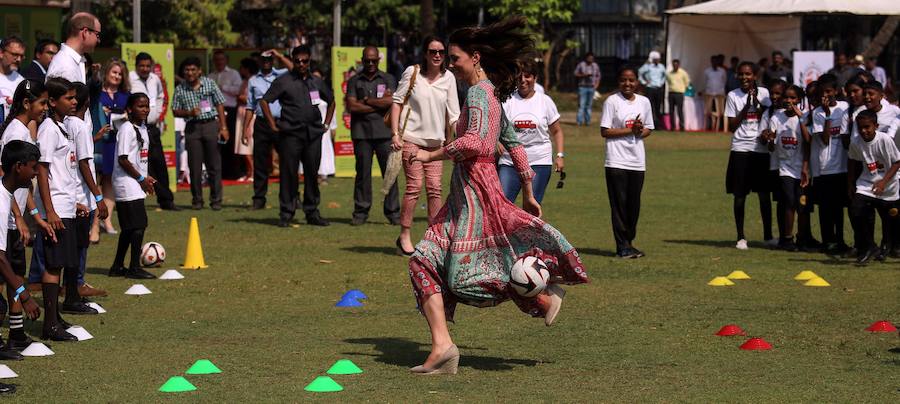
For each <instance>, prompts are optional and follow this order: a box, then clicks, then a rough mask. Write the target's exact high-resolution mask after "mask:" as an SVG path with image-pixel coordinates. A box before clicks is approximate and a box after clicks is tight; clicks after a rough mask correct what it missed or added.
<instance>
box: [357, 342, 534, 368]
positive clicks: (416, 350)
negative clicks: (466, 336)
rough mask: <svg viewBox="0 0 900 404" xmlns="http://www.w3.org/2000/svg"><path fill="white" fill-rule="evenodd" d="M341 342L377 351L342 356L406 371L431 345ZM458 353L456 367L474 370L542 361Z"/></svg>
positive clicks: (511, 366) (462, 350)
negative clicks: (359, 357) (367, 358)
mask: <svg viewBox="0 0 900 404" xmlns="http://www.w3.org/2000/svg"><path fill="white" fill-rule="evenodd" d="M344 342H347V343H350V344H358V345H373V346H374V347H375V350H376V351H379V353H376V354H367V353H360V352H344V354H345V355H368V356H373V357H374V358H375V361H376V362H380V363H384V364H388V365H394V366H400V367H407V368H409V367H413V366H416V365H421V364H422V362H423V361H424V360H425V358H426V357H427V356H428V349H429V347H430V345H426V344H420V343H418V342H415V341H410V340H408V339H406V338H392V337H382V338H350V339H345V340H344ZM459 350H460V352H461V354H460V358H459V366H461V367H468V368H472V369H476V370H488V371H499V370H511V369H513V368H514V367H515V366H535V365H537V364H538V363H541V361H536V360H532V359H515V358H500V357H496V356H476V355H468V354H467V351H473V350H484V348H472V347H466V346H461V347H459ZM543 363H551V362H543Z"/></svg>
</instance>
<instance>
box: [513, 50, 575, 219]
mask: <svg viewBox="0 0 900 404" xmlns="http://www.w3.org/2000/svg"><path fill="white" fill-rule="evenodd" d="M537 71H538V66H537V63H535V62H534V60H531V59H529V60H526V61H524V62H522V66H521V73H520V74H519V86H518V89H517V91H516V93H515V94H513V96H512V97H510V99H508V100H506V102H504V103H503V113H505V114H506V119H507V120H508V121H509V122H511V123H512V126H513V130H514V131H515V133H516V136H517V137H518V138H519V142H521V143H522V145H523V146H525V153H526V154H528V164H530V165H531V169H532V170H534V179H533V180H532V186H531V188H532V189H533V190H534V199H536V200H537V202H538V203H541V201H542V200H543V199H544V191H545V190H546V189H547V184H548V183H549V182H550V172H551V170H552V169H553V166H554V164H555V165H556V172H558V173H562V172H563V169H564V168H565V160H563V158H564V157H565V153H563V131H562V126H561V125H560V124H559V111H557V109H556V104H554V103H553V100H551V99H550V97H548V96H547V95H546V94H544V93H543V92H538V91H537V88H536V87H535V85H536V83H535V81H536V79H537ZM551 135H552V138H553V140H552V141H551V140H550V139H551ZM554 143H556V157H555V158H554V157H553V144H554ZM497 171H498V173H499V174H500V184H501V185H502V186H503V194H504V195H506V199H509V201H510V202H515V201H516V198H517V197H518V196H519V190H520V189H521V188H522V183H521V181H519V176H518V173H516V168H515V167H514V166H513V161H512V158H511V157H510V156H509V153H503V155H502V156H500V163H499V167H498V168H497ZM560 178H562V174H560Z"/></svg>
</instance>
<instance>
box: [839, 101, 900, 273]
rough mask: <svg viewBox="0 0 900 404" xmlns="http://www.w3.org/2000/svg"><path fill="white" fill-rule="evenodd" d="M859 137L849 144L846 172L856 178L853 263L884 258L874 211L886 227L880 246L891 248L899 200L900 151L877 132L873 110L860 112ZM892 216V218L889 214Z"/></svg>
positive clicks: (853, 212) (857, 119)
mask: <svg viewBox="0 0 900 404" xmlns="http://www.w3.org/2000/svg"><path fill="white" fill-rule="evenodd" d="M856 127H857V128H858V133H859V136H857V137H854V138H853V139H852V140H851V141H850V150H849V152H848V155H849V157H850V164H849V172H850V174H849V175H850V178H852V179H855V186H851V187H850V192H853V199H852V202H851V203H850V218H851V220H853V223H854V225H853V229H854V232H855V234H854V238H855V244H856V245H855V247H856V251H857V258H856V262H857V264H860V265H865V264H867V263H868V262H869V261H870V260H871V259H873V258H875V259H880V260H883V259H884V250H883V249H882V248H878V246H877V244H875V236H874V233H875V211H877V212H878V215H879V216H880V217H881V222H882V225H883V226H884V227H885V236H884V238H886V240H885V239H882V243H883V244H885V246H886V247H887V248H888V249H890V248H893V244H894V243H895V241H894V240H892V239H891V237H892V234H891V233H890V232H889V231H888V229H890V226H891V225H892V224H894V223H895V222H896V221H897V220H898V219H900V218H898V215H897V214H896V212H897V209H898V199H900V179H898V177H897V170H898V169H900V150H898V149H897V145H896V144H894V140H893V139H891V138H890V136H888V135H887V134H885V133H883V132H879V131H878V127H879V124H878V115H877V114H876V113H875V112H874V111H872V110H865V111H861V112H860V113H859V114H858V115H857V116H856ZM892 212H893V213H894V214H893V215H891V213H892Z"/></svg>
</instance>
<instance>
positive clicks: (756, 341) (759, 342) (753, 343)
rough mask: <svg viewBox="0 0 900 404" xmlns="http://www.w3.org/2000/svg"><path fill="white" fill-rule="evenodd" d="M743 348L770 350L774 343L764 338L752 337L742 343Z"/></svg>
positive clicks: (746, 349)
mask: <svg viewBox="0 0 900 404" xmlns="http://www.w3.org/2000/svg"><path fill="white" fill-rule="evenodd" d="M741 349H743V350H745V351H768V350H770V349H772V344H770V343H768V342H766V340H764V339H762V338H756V337H755V338H750V339H748V340H747V342H745V343H744V344H743V345H741Z"/></svg>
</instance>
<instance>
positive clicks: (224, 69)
mask: <svg viewBox="0 0 900 404" xmlns="http://www.w3.org/2000/svg"><path fill="white" fill-rule="evenodd" d="M207 77H209V79H210V80H212V81H215V82H216V84H217V85H218V86H219V90H220V91H222V96H224V97H225V124H226V125H227V126H228V132H229V133H236V132H235V125H236V123H237V105H238V102H237V99H238V97H239V96H240V95H241V84H243V80H242V79H241V74H240V73H238V72H237V70H234V69H232V68H231V67H228V55H226V54H225V52H224V51H222V50H217V51H215V52H214V53H213V69H212V71H211V72H210V73H209V74H208V75H207ZM238 141H240V140H238ZM232 142H234V140H233V139H230V140H228V142H227V144H228V145H230V146H225V147H220V148H219V151H220V153H221V154H222V176H223V177H224V178H233V177H236V176H237V175H240V174H239V173H238V172H237V171H236V168H237V167H236V164H234V161H233V157H234V143H232Z"/></svg>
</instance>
